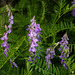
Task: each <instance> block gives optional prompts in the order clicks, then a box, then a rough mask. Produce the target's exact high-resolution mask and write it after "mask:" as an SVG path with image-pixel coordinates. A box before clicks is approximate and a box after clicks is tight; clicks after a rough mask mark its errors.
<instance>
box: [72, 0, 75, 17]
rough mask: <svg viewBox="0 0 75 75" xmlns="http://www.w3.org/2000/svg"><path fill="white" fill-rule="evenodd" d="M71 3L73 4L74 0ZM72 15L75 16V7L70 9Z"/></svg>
mask: <svg viewBox="0 0 75 75" xmlns="http://www.w3.org/2000/svg"><path fill="white" fill-rule="evenodd" d="M72 4H75V0H73V2H72ZM72 15H73V16H75V8H74V9H73V10H72Z"/></svg>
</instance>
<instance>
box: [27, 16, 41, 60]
mask: <svg viewBox="0 0 75 75" xmlns="http://www.w3.org/2000/svg"><path fill="white" fill-rule="evenodd" d="M30 21H31V25H28V27H29V28H27V31H28V30H29V34H28V36H29V39H30V48H29V52H30V54H33V56H34V55H35V52H36V47H37V46H38V44H37V42H38V41H39V40H38V39H37V34H38V33H39V34H41V32H40V31H41V30H42V29H41V28H40V25H39V24H36V20H35V16H34V17H33V18H32V19H31V20H30ZM36 57H37V56H36V55H35V58H36ZM29 58H30V59H31V57H29ZM35 58H34V59H33V60H35Z"/></svg>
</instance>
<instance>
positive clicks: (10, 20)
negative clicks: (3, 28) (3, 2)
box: [6, 7, 14, 33]
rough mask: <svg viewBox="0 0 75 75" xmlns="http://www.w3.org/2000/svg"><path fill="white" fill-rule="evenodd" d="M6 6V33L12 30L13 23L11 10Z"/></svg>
mask: <svg viewBox="0 0 75 75" xmlns="http://www.w3.org/2000/svg"><path fill="white" fill-rule="evenodd" d="M6 8H7V11H8V17H9V25H8V28H9V30H8V31H7V33H11V32H12V24H13V23H14V22H13V15H12V12H11V11H10V10H9V8H8V7H6Z"/></svg>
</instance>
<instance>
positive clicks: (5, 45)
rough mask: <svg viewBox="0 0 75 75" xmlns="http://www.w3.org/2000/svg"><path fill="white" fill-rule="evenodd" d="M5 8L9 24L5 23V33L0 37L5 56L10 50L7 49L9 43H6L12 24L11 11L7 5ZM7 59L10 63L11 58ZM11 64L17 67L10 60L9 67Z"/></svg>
mask: <svg viewBox="0 0 75 75" xmlns="http://www.w3.org/2000/svg"><path fill="white" fill-rule="evenodd" d="M6 9H7V11H8V17H9V23H10V24H9V25H8V26H7V25H5V30H6V33H4V36H3V37H1V38H0V39H1V40H3V43H2V44H1V47H4V54H5V55H6V57H7V54H8V51H9V52H10V50H9V44H8V43H7V40H8V38H7V35H8V33H9V34H10V33H11V32H12V24H13V23H14V22H13V15H12V13H11V11H10V10H9V8H8V6H6ZM8 28H9V29H8ZM9 60H10V63H11V59H9ZM12 64H13V65H14V66H15V67H17V64H16V63H15V62H12V63H11V67H12Z"/></svg>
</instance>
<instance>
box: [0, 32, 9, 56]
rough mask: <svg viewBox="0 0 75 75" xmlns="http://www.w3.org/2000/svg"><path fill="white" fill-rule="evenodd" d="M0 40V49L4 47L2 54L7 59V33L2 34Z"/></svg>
mask: <svg viewBox="0 0 75 75" xmlns="http://www.w3.org/2000/svg"><path fill="white" fill-rule="evenodd" d="M0 39H1V40H3V43H2V44H1V47H4V54H5V55H6V57H7V53H8V51H9V44H8V43H7V40H8V38H7V33H4V36H3V37H1V38H0Z"/></svg>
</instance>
